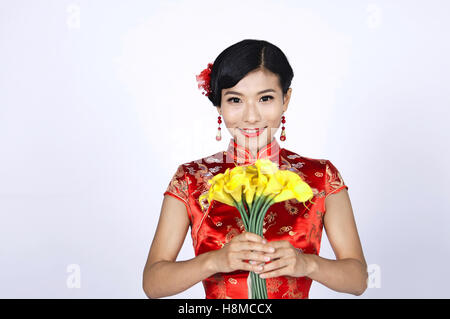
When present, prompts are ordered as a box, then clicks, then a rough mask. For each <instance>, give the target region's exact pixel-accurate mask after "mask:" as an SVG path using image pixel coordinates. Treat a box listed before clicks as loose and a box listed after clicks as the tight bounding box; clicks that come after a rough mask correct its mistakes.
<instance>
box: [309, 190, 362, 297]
mask: <svg viewBox="0 0 450 319" xmlns="http://www.w3.org/2000/svg"><path fill="white" fill-rule="evenodd" d="M325 205H326V213H325V217H324V227H325V230H326V233H327V237H328V240H329V241H330V244H331V247H332V248H333V251H334V254H335V255H336V260H331V259H326V258H323V257H320V256H318V255H314V254H305V255H304V257H306V259H307V264H308V267H307V269H309V274H308V275H307V276H308V277H309V278H311V279H312V280H315V281H318V282H320V283H321V284H323V285H325V286H327V287H328V288H330V289H333V290H335V291H339V292H346V293H351V294H354V295H357V296H359V295H361V294H363V293H364V291H365V290H366V289H367V278H368V274H367V264H366V260H365V258H364V254H363V250H362V247H361V242H360V239H359V235H358V231H357V228H356V223H355V219H354V216H353V210H352V206H351V202H350V198H349V195H348V192H347V190H346V189H343V190H341V191H340V192H338V193H336V194H330V195H329V196H328V197H327V198H326V200H325Z"/></svg>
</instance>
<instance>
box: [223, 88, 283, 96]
mask: <svg viewBox="0 0 450 319" xmlns="http://www.w3.org/2000/svg"><path fill="white" fill-rule="evenodd" d="M266 92H274V93H276V91H275V90H274V89H267V90H263V91H261V92H258V93H257V95H259V94H263V93H266ZM227 94H236V95H241V96H242V95H243V94H242V93H239V92H236V91H227V92H226V93H225V94H224V96H225V95H227Z"/></svg>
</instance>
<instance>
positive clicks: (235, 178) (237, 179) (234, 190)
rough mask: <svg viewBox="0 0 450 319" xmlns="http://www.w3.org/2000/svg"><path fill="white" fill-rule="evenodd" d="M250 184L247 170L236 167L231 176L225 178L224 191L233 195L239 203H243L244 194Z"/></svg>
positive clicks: (230, 173)
mask: <svg viewBox="0 0 450 319" xmlns="http://www.w3.org/2000/svg"><path fill="white" fill-rule="evenodd" d="M249 183H250V182H249V180H248V178H247V176H246V174H245V169H244V168H243V167H241V166H236V167H235V168H233V169H232V170H231V171H230V172H229V176H226V177H225V184H224V187H223V191H225V192H226V193H228V194H229V195H231V197H233V198H234V200H235V201H236V202H238V203H239V202H241V201H242V193H243V192H244V190H247V189H248V187H249Z"/></svg>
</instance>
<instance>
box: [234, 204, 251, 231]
mask: <svg viewBox="0 0 450 319" xmlns="http://www.w3.org/2000/svg"><path fill="white" fill-rule="evenodd" d="M233 202H234V206H235V207H236V208H237V209H238V211H239V213H240V214H241V218H242V222H243V223H244V228H245V230H248V216H247V213H246V212H245V208H244V207H243V205H242V203H241V202H239V203H238V202H236V201H235V200H234V198H233Z"/></svg>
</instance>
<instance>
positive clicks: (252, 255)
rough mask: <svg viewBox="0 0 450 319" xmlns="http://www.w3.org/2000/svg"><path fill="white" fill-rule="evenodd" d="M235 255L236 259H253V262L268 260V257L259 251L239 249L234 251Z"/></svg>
mask: <svg viewBox="0 0 450 319" xmlns="http://www.w3.org/2000/svg"><path fill="white" fill-rule="evenodd" d="M236 256H237V258H238V259H241V260H248V261H254V262H258V263H261V262H266V261H269V260H270V257H268V256H265V255H264V254H262V253H260V252H252V251H240V252H237V253H236Z"/></svg>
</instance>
